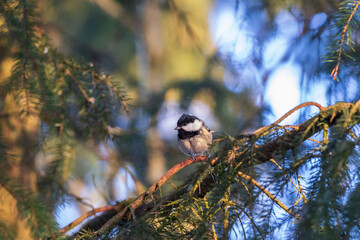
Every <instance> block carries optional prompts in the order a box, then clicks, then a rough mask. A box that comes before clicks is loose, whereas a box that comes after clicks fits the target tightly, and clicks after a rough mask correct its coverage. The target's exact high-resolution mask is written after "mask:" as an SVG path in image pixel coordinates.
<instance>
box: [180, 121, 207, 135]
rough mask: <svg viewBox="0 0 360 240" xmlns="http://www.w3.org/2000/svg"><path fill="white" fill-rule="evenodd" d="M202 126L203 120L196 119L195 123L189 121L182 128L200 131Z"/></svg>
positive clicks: (188, 130) (189, 130)
mask: <svg viewBox="0 0 360 240" xmlns="http://www.w3.org/2000/svg"><path fill="white" fill-rule="evenodd" d="M201 126H202V122H201V121H200V120H198V119H195V121H194V122H193V123H188V124H186V125H185V126H182V127H181V128H182V129H184V130H185V131H187V132H195V131H199V130H200V128H201Z"/></svg>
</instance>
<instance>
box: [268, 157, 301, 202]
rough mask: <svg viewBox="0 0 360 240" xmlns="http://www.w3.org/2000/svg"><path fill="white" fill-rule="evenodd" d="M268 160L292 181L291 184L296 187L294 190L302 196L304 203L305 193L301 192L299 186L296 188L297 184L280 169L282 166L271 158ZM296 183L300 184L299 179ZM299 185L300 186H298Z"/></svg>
mask: <svg viewBox="0 0 360 240" xmlns="http://www.w3.org/2000/svg"><path fill="white" fill-rule="evenodd" d="M270 162H272V163H274V164H275V165H276V166H277V167H278V168H279V169H280V170H281V171H282V172H283V173H284V174H285V176H286V177H287V178H288V179H289V180H290V182H291V183H292V185H294V187H295V188H296V190H297V191H298V192H299V193H300V195H301V196H302V198H303V200H304V203H306V202H307V198H306V196H305V194H303V192H302V191H301V189H300V188H298V186H296V184H295V183H294V182H293V180H292V179H291V178H290V177H289V175H287V173H286V172H285V171H284V170H283V169H282V167H281V166H280V165H279V164H278V163H277V162H276V161H275V160H274V159H273V158H271V159H270ZM298 183H299V184H300V182H299V179H298ZM299 187H300V186H299Z"/></svg>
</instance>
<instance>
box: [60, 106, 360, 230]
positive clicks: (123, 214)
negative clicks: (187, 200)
mask: <svg viewBox="0 0 360 240" xmlns="http://www.w3.org/2000/svg"><path fill="white" fill-rule="evenodd" d="M310 105H315V106H318V107H319V108H320V107H321V106H320V105H318V104H314V103H305V104H302V105H299V106H298V107H296V108H294V109H293V110H292V111H289V113H290V112H291V113H292V112H294V111H295V110H296V109H299V108H300V107H301V106H310ZM354 108H356V110H353V112H354V114H360V109H359V106H358V104H351V103H338V104H335V105H333V106H330V107H327V108H323V107H321V111H320V113H318V114H317V115H315V116H314V117H312V118H311V119H309V120H307V121H305V122H303V123H301V124H299V125H297V126H296V127H295V128H294V129H293V130H291V131H287V132H285V133H284V134H283V135H281V136H279V137H277V138H275V139H273V140H271V141H268V142H265V143H264V144H262V145H253V158H254V159H256V160H257V163H256V164H261V163H264V162H267V161H270V160H271V159H272V156H273V155H276V154H278V153H280V152H282V153H283V152H286V151H288V150H290V149H293V148H295V147H296V146H299V145H300V144H301V143H303V142H304V141H305V140H307V139H308V138H309V137H310V136H312V135H314V134H316V133H318V132H320V131H321V130H322V129H323V127H324V124H320V123H319V122H321V123H327V124H328V125H329V126H330V127H331V126H333V125H335V124H337V120H338V119H340V118H341V117H343V116H344V114H347V112H348V111H349V110H351V109H354ZM289 113H288V114H286V116H288V115H289ZM284 116H285V115H284ZM283 118H284V117H282V118H280V119H279V120H278V121H276V122H275V123H276V124H277V123H278V122H280V121H281V120H282V119H283ZM314 123H319V124H314ZM272 126H274V124H271V125H269V126H267V127H264V128H261V131H259V130H260V129H259V130H257V131H255V132H254V133H257V134H258V133H260V132H263V129H265V128H266V129H267V130H269V129H270V128H271V127H272ZM238 150H239V147H238V146H235V147H234V148H233V149H232V152H233V153H232V154H230V156H229V159H231V161H232V162H234V161H237V160H238V159H244V158H249V157H250V156H248V154H249V151H244V152H240V153H239V152H238ZM236 152H237V154H235V153H236ZM196 160H197V162H204V161H207V160H208V158H207V157H205V156H198V157H197V158H196ZM219 160H220V158H219V157H215V158H213V159H212V160H211V162H210V163H211V165H216V164H217V163H218V161H219ZM192 163H194V160H193V159H192V158H189V159H186V160H184V161H182V162H181V163H179V164H177V165H175V166H174V167H173V168H171V169H170V170H169V171H168V172H167V173H166V174H165V175H164V176H163V177H161V178H160V179H159V180H158V181H157V182H156V183H154V184H153V185H152V186H151V187H150V188H149V189H148V190H147V191H146V192H144V193H143V194H141V195H140V196H139V197H138V198H137V199H136V200H134V201H133V202H132V203H131V204H129V205H128V206H126V207H124V208H122V209H121V211H120V212H119V213H117V214H116V215H115V216H114V217H113V218H111V219H110V220H109V221H108V222H107V223H105V224H104V225H103V226H102V227H101V228H100V229H99V231H97V236H101V235H102V234H104V233H105V232H106V231H107V230H109V229H110V228H111V227H113V226H114V225H115V224H116V223H118V222H119V221H120V220H122V219H124V218H126V219H129V218H131V212H130V209H132V211H134V210H135V209H137V208H139V207H140V206H141V205H142V204H144V203H145V201H146V200H147V199H148V197H149V196H151V195H152V194H154V193H155V192H156V191H157V190H158V189H159V188H160V187H161V186H162V185H163V184H164V183H165V182H166V181H168V180H169V178H170V177H171V176H173V175H174V174H175V173H176V172H178V171H179V170H181V169H182V168H184V167H186V166H188V165H190V164H192ZM237 173H238V175H240V176H241V177H243V178H245V179H247V180H249V181H251V182H252V183H253V184H254V185H255V186H257V187H258V188H259V189H260V190H261V191H263V192H264V193H265V194H266V195H267V196H268V197H269V198H270V199H271V200H272V201H274V202H275V203H276V204H277V205H279V206H280V207H281V208H283V209H284V210H285V211H286V212H288V213H289V214H290V215H291V216H293V217H296V218H298V217H299V216H298V215H297V214H296V213H294V212H293V211H292V210H291V209H289V208H287V207H286V206H285V205H284V204H283V203H281V202H280V201H279V200H278V199H276V197H275V196H273V195H272V194H271V193H270V192H269V191H267V190H266V189H265V188H264V187H262V186H261V185H260V184H259V183H258V182H257V181H256V180H254V179H252V178H251V177H250V176H248V175H246V174H245V173H243V172H241V171H238V172H237ZM215 181H216V180H215V179H214V178H213V177H205V178H204V180H203V183H204V184H205V186H206V187H202V188H201V193H198V194H196V195H197V196H198V197H200V198H201V197H204V196H205V194H206V193H207V192H209V191H211V189H213V188H214V187H215ZM199 187H200V186H199ZM192 190H193V189H191V190H185V192H187V191H192ZM176 191H181V192H182V194H183V193H185V192H184V190H183V189H181V190H176ZM300 191H301V192H302V190H300ZM196 193H197V192H196ZM182 194H181V193H180V192H178V193H175V194H173V195H172V196H177V197H175V198H178V196H180V195H182ZM302 194H303V193H302ZM168 200H169V199H168ZM304 200H305V199H304ZM147 209H149V208H147ZM150 209H151V208H150ZM142 214H144V213H142ZM79 223H80V222H79ZM64 231H65V230H63V231H62V232H64Z"/></svg>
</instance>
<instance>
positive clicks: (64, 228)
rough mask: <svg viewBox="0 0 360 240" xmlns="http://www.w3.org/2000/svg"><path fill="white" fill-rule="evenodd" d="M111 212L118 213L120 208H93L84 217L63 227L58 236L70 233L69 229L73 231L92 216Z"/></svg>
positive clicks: (113, 206)
mask: <svg viewBox="0 0 360 240" xmlns="http://www.w3.org/2000/svg"><path fill="white" fill-rule="evenodd" d="M111 210H115V211H119V210H120V206H117V205H110V206H103V207H99V208H95V209H94V210H91V211H89V212H87V213H85V214H84V215H82V216H80V217H79V218H78V219H76V220H74V221H73V222H71V223H70V224H68V225H66V226H65V227H63V228H62V229H60V231H59V234H58V235H61V234H64V233H67V232H68V231H70V230H71V229H73V228H74V227H76V226H77V225H79V224H81V223H82V222H83V221H84V220H86V219H87V218H88V217H91V216H94V215H95V214H97V213H101V212H107V211H111Z"/></svg>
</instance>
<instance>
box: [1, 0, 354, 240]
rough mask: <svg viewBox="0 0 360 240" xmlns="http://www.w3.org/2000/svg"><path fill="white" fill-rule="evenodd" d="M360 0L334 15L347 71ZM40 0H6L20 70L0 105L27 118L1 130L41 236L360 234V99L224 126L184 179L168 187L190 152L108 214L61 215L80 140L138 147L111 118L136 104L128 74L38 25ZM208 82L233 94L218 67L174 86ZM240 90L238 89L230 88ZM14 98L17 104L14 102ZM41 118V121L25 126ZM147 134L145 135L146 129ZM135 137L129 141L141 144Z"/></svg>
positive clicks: (6, 32) (30, 225)
mask: <svg viewBox="0 0 360 240" xmlns="http://www.w3.org/2000/svg"><path fill="white" fill-rule="evenodd" d="M359 3H360V2H357V3H356V2H355V3H354V2H351V1H346V2H344V3H343V4H342V5H341V8H340V11H339V12H338V15H337V17H336V18H334V24H335V25H334V26H336V27H339V28H340V29H342V30H341V31H340V33H344V32H345V33H346V34H349V36H346V39H345V40H344V36H343V35H342V34H340V33H339V34H338V35H336V37H335V40H334V42H333V43H332V47H333V49H335V50H334V51H332V52H330V53H329V55H328V57H329V59H330V60H334V59H337V60H336V61H337V65H336V66H335V68H334V69H335V70H334V71H336V72H337V71H338V68H339V63H340V60H341V59H339V58H338V56H340V57H341V56H347V55H349V56H351V54H349V53H346V50H347V49H343V50H342V49H341V48H342V47H341V46H342V45H343V41H345V42H347V41H349V39H351V34H352V33H354V31H353V29H352V27H353V26H355V25H353V24H354V21H353V20H352V19H351V18H352V16H354V15H355V14H356V12H357V9H356V8H357V6H358V4H359ZM171 6H172V8H176V7H175V5H171V3H170V4H169V6H167V5H166V6H165V7H169V8H171ZM36 7H37V5H36V2H35V1H32V0H19V1H15V0H3V1H2V2H1V3H0V21H1V26H0V31H1V34H2V35H1V39H0V40H1V41H5V42H6V46H7V48H8V49H11V50H9V51H12V52H13V57H14V64H13V68H12V70H11V76H10V77H9V78H8V79H7V80H6V81H5V82H3V83H1V86H0V101H1V102H0V103H1V104H0V109H1V113H0V117H1V118H3V119H7V120H8V121H5V122H6V124H7V125H8V127H10V128H17V127H18V128H20V129H19V130H18V132H16V134H17V138H16V139H15V140H13V141H12V140H9V139H10V137H8V136H5V135H6V134H5V133H4V132H2V131H1V132H0V133H1V134H3V135H4V136H0V140H1V142H0V143H1V145H0V203H7V202H8V203H9V205H10V203H12V204H14V203H16V204H15V205H16V206H15V209H16V213H17V214H18V215H19V218H20V219H21V221H23V222H25V225H26V226H27V229H29V231H30V235H31V237H32V238H33V239H65V238H69V239H75V238H76V239H228V238H231V237H232V238H237V239H276V238H277V235H278V234H279V235H281V236H282V237H287V238H288V239H356V238H357V236H358V234H359V232H360V222H359V217H360V211H359V210H358V206H359V191H360V187H359V184H360V182H359V179H360V178H359V177H360V176H359V167H360V166H359V147H360V136H359V134H360V131H359V130H360V129H359V123H360V100H357V101H356V102H355V103H337V104H335V105H333V106H330V107H327V108H323V107H322V106H320V105H319V104H316V103H312V102H309V103H305V104H302V105H300V106H298V107H295V108H294V109H293V110H290V111H289V113H288V114H286V115H285V116H284V117H283V118H281V119H280V120H279V121H277V122H275V123H274V124H271V125H269V126H265V127H263V128H260V129H258V130H256V131H255V132H253V133H251V134H247V135H239V136H230V135H226V136H221V137H219V138H218V139H217V141H215V142H214V144H213V146H212V148H211V158H207V157H205V156H199V157H197V161H198V162H199V163H201V162H206V163H201V164H199V165H200V166H199V168H198V169H197V171H196V172H195V173H193V174H192V175H191V177H189V178H188V179H186V180H185V181H184V183H182V184H180V185H179V186H176V185H172V186H173V189H172V190H171V191H168V192H165V193H162V192H161V186H162V185H163V184H165V183H170V180H169V178H170V177H171V176H172V175H173V174H174V173H175V172H177V171H179V170H180V169H181V168H184V167H186V166H187V165H190V164H191V163H192V161H193V160H192V159H191V158H190V159H187V160H185V161H184V162H182V163H179V164H178V165H176V166H175V167H174V168H173V169H172V171H173V172H171V174H170V173H169V174H168V175H164V177H163V178H162V179H160V180H159V181H158V182H156V183H154V184H153V185H152V186H151V187H150V188H149V189H148V190H147V191H146V192H144V193H143V194H141V195H140V196H139V197H137V198H135V199H127V200H125V201H123V202H119V203H117V204H116V205H109V206H106V207H104V208H98V209H93V212H91V213H90V214H89V215H88V216H92V215H93V214H95V213H101V212H102V214H101V215H99V216H96V217H94V219H92V220H90V221H88V222H87V223H86V224H84V225H83V228H82V229H81V230H80V231H78V232H76V233H74V234H73V235H72V236H70V235H69V236H65V233H67V232H68V231H69V230H70V229H72V228H74V227H76V226H77V225H80V224H83V223H84V222H85V219H86V218H87V217H88V216H86V217H84V219H82V218H81V219H80V220H79V221H76V220H75V219H74V220H75V222H74V223H73V224H70V225H69V226H68V227H65V228H63V229H59V227H58V226H56V223H55V220H54V219H55V217H54V215H55V209H56V207H58V206H60V205H61V204H64V203H65V202H66V201H67V200H68V199H69V198H72V197H75V198H76V196H73V195H71V194H70V193H69V191H68V188H67V180H68V179H69V178H70V177H71V173H72V169H73V168H74V166H73V165H74V164H75V160H74V159H75V158H76V154H77V153H76V147H77V145H78V144H79V142H87V143H89V144H90V146H92V147H93V148H96V149H98V148H99V147H100V146H101V147H104V148H105V147H106V143H107V141H109V142H112V143H116V144H117V146H118V147H119V146H121V145H122V144H123V145H124V146H125V147H124V148H127V147H129V145H130V143H128V142H127V141H126V139H127V138H126V137H127V136H124V135H122V136H117V135H118V134H117V133H114V130H113V129H112V126H114V122H115V118H116V117H117V116H118V115H119V114H120V113H125V112H128V111H131V110H129V107H128V103H127V101H128V99H127V97H126V93H125V91H124V90H123V89H122V87H121V85H122V83H121V82H120V81H119V80H113V79H111V78H110V76H106V75H105V74H103V73H102V72H101V71H100V70H99V68H97V67H96V66H95V65H94V64H93V63H88V62H86V61H85V60H79V59H78V58H76V57H69V56H66V55H64V54H62V53H59V52H57V51H56V50H55V49H54V48H53V47H52V46H51V44H50V41H49V39H48V37H47V36H46V34H45V33H44V32H43V31H41V29H40V28H39V27H38V26H37V24H38V23H37V17H36V16H37V13H36ZM181 17H183V16H182V15H181ZM349 19H350V20H349ZM183 21H185V20H183ZM344 23H345V25H344ZM340 26H341V27H340ZM344 26H347V27H346V28H347V29H348V30H345V31H344V29H345V27H344ZM187 27H189V26H187ZM333 75H334V77H336V76H337V74H333ZM188 85H191V88H188V87H186V86H188ZM204 85H206V86H205V87H206V88H207V89H214V91H213V94H214V98H215V99H216V102H220V101H221V100H222V97H223V96H224V95H225V94H226V90H225V89H224V88H223V87H221V86H219V84H218V83H217V82H216V81H215V80H213V79H212V78H211V77H209V76H206V80H205V81H204V82H201V83H184V82H179V83H176V84H172V85H171V84H170V85H169V86H168V88H166V89H167V90H168V89H170V88H177V89H181V90H183V91H182V92H181V93H180V95H182V96H183V95H185V93H187V96H190V97H189V98H188V99H187V98H186V97H182V99H183V101H184V102H185V103H184V104H185V105H186V104H188V103H186V101H189V99H192V98H193V97H194V96H195V94H196V93H198V91H200V89H201V88H203V87H204ZM189 89H190V90H189ZM186 90H188V91H187V92H186ZM215 90H216V91H215ZM153 94H154V95H155V97H154V98H153V99H152V100H154V99H157V98H160V99H161V98H164V95H165V91H164V92H162V91H159V92H158V93H153ZM156 94H159V95H156ZM228 95H231V94H228ZM234 95H235V94H234ZM228 97H229V96H228ZM224 99H225V98H224ZM229 99H232V100H234V98H230V97H229V98H226V99H225V100H229ZM11 100H14V106H15V107H14V109H15V110H14V109H10V107H9V106H6V104H5V103H6V102H11ZM144 106H145V107H144V109H147V110H148V112H158V111H159V109H160V107H159V105H155V107H154V106H152V105H151V102H148V103H144ZM221 106H222V105H220V103H219V104H217V105H216V107H215V108H216V111H217V112H218V113H223V115H230V114H231V110H232V109H222V108H221ZM309 106H316V107H318V108H319V112H318V113H317V114H315V115H314V116H313V117H311V118H310V119H308V120H306V121H304V122H302V123H300V124H298V125H296V126H281V125H280V123H281V121H282V120H283V119H285V118H287V117H288V116H289V115H291V114H292V113H293V112H295V111H297V110H298V109H300V108H302V107H309ZM12 119H16V120H18V121H19V122H20V123H21V124H19V125H16V124H14V123H13V122H11V121H12ZM30 122H34V124H32V125H31V126H33V127H34V128H35V129H26V127H25V125H26V124H27V123H30ZM224 123H226V119H224ZM1 126H3V125H1ZM0 130H1V129H0ZM14 132H15V130H14ZM134 135H136V134H134ZM140 135H141V134H139V136H137V137H138V138H136V139H142V138H141V136H140ZM139 141H140V140H139ZM2 142H3V143H2ZM17 147H19V148H20V151H19V150H15V149H16V148H17ZM119 148H120V147H119ZM129 149H130V148H129ZM129 149H128V151H129V152H125V153H128V154H142V152H141V151H139V150H138V151H139V152H135V151H132V150H129ZM140 150H142V149H140ZM133 152H134V153H133ZM36 154H42V156H43V159H46V161H48V164H47V168H44V169H40V170H39V169H37V166H36V161H35V159H36ZM125 157H126V156H125ZM6 170H9V171H6ZM170 171H171V170H170ZM170 171H169V172H170ZM34 179H35V180H34ZM79 200H81V199H79ZM109 212H111V213H109ZM107 213H108V214H107ZM95 221H96V223H95ZM14 226H15V224H14V223H8V222H6V221H4V220H3V219H1V218H0V238H1V239H16V238H18V237H19V234H21V233H19V232H18V229H17V228H16V227H14Z"/></svg>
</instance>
